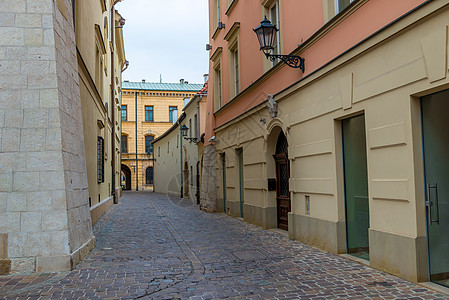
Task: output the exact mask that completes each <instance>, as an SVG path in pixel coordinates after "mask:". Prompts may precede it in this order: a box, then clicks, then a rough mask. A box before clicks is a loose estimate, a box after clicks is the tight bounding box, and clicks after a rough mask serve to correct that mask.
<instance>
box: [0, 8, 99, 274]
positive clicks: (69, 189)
mask: <svg viewBox="0 0 449 300" xmlns="http://www.w3.org/2000/svg"><path fill="white" fill-rule="evenodd" d="M62 4H63V5H64V8H65V9H66V11H65V12H64V13H65V15H66V17H65V16H64V15H63V14H62V13H61V11H60V9H61V7H62V6H61V5H62ZM58 7H59V8H58ZM71 15H72V12H71V5H70V1H66V2H61V1H59V3H58V5H57V4H56V3H55V2H54V1H53V0H0V261H2V263H0V271H1V272H2V273H9V272H11V273H30V272H48V271H62V270H68V269H70V268H72V267H73V265H74V264H75V263H76V262H77V261H79V259H80V256H79V253H80V252H82V251H80V249H83V248H84V249H90V248H92V247H93V245H94V238H93V234H92V228H91V220H90V212H89V207H88V192H87V179H86V160H85V154H84V146H83V143H84V140H83V131H82V123H81V122H82V118H81V107H80V103H81V102H80V92H79V85H78V66H77V58H76V47H75V35H74V29H73V21H72V18H71ZM84 252H85V251H84ZM8 264H9V269H8V267H5V266H6V265H8ZM0 274H1V273H0Z"/></svg>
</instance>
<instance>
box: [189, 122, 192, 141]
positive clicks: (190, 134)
mask: <svg viewBox="0 0 449 300" xmlns="http://www.w3.org/2000/svg"><path fill="white" fill-rule="evenodd" d="M192 131H193V128H192V119H189V138H191V137H192Z"/></svg>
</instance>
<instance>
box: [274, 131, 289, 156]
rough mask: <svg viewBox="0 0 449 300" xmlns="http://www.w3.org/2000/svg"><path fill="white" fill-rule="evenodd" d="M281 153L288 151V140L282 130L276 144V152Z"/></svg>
mask: <svg viewBox="0 0 449 300" xmlns="http://www.w3.org/2000/svg"><path fill="white" fill-rule="evenodd" d="M279 153H288V142H287V138H286V137H285V135H284V133H283V132H282V131H281V133H280V134H279V137H278V141H277V144H276V154H279Z"/></svg>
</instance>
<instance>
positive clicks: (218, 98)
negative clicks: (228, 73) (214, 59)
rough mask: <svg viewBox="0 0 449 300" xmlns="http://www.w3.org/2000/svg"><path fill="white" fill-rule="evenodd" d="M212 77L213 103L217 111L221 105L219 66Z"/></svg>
mask: <svg viewBox="0 0 449 300" xmlns="http://www.w3.org/2000/svg"><path fill="white" fill-rule="evenodd" d="M214 75H215V79H216V80H214V91H215V95H216V96H214V103H215V110H219V109H220V108H221V103H222V99H221V97H222V94H221V68H220V66H218V68H217V69H214Z"/></svg>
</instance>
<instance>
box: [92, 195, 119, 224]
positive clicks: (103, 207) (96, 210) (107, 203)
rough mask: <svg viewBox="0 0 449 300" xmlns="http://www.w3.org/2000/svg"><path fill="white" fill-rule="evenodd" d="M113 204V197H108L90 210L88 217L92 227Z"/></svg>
mask: <svg viewBox="0 0 449 300" xmlns="http://www.w3.org/2000/svg"><path fill="white" fill-rule="evenodd" d="M113 204H114V197H109V198H106V199H104V200H103V201H101V202H100V203H98V204H96V205H94V206H92V207H91V208H90V216H91V218H92V225H95V223H97V222H98V220H100V218H101V217H102V216H103V215H104V214H105V213H106V211H108V209H109V208H110V207H111V206H112V205H113Z"/></svg>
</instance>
